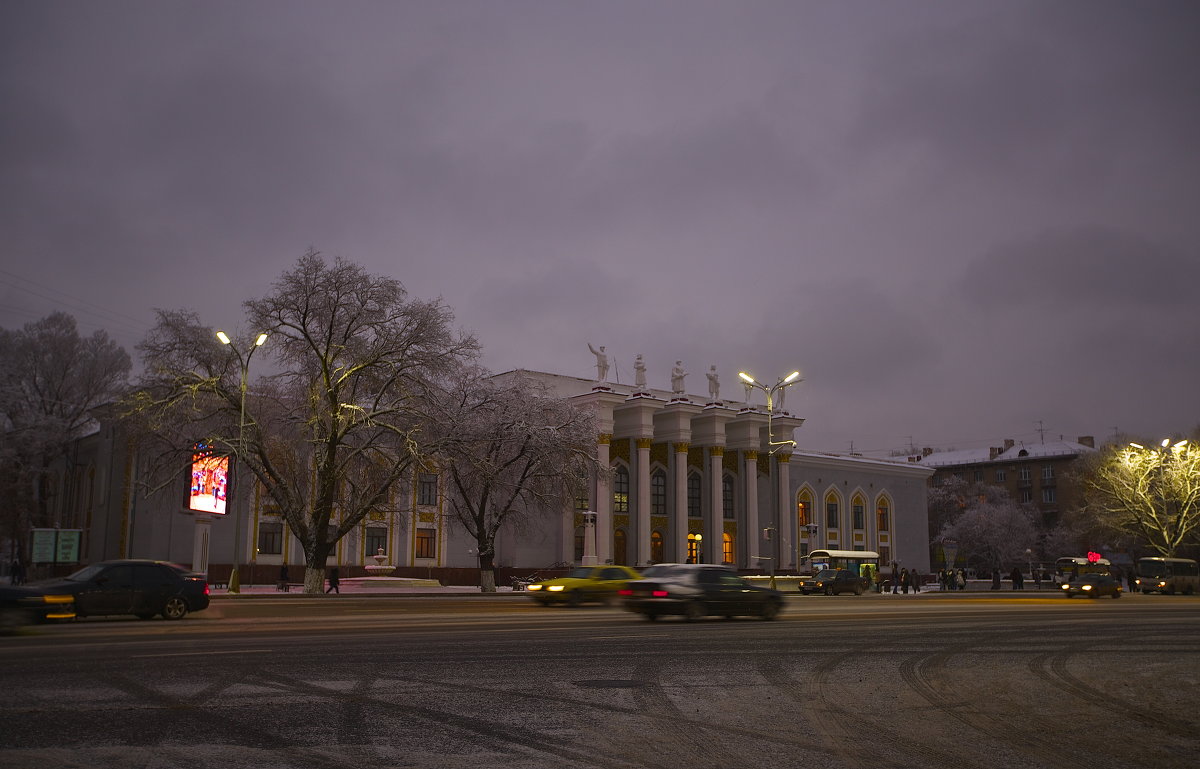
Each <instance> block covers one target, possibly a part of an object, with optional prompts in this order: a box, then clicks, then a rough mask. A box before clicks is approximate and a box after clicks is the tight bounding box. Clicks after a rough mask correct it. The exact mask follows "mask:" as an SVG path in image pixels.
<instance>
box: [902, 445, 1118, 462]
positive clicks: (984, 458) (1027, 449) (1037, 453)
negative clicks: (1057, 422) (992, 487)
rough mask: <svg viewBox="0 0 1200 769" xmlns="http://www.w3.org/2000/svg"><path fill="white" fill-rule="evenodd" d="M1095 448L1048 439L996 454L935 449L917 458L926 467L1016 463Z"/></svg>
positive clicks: (979, 450)
mask: <svg viewBox="0 0 1200 769" xmlns="http://www.w3.org/2000/svg"><path fill="white" fill-rule="evenodd" d="M1095 450H1096V449H1095V448H1093V447H1092V446H1088V445H1085V444H1083V443H1076V442H1075V441H1047V442H1046V443H1030V444H1024V443H1015V444H1013V445H1012V446H1010V447H1008V448H1005V449H1004V450H1002V451H999V452H998V453H997V452H996V451H995V450H994V449H988V448H983V449H960V450H955V451H935V452H933V453H932V454H929V455H927V456H923V457H918V458H917V462H919V463H920V464H922V465H925V466H926V467H934V468H939V467H961V466H963V465H981V464H989V463H1000V462H1015V461H1024V460H1031V459H1047V458H1050V457H1056V458H1069V457H1076V456H1079V455H1081V454H1088V453H1091V452H1093V451H1095Z"/></svg>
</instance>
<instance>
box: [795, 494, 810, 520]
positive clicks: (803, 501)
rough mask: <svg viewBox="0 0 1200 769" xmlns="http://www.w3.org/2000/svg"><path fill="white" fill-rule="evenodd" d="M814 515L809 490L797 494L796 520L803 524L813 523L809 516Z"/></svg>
mask: <svg viewBox="0 0 1200 769" xmlns="http://www.w3.org/2000/svg"><path fill="white" fill-rule="evenodd" d="M810 515H812V497H810V496H809V495H808V492H807V491H802V492H800V493H799V494H797V495H796V522H797V523H799V524H800V525H801V526H807V525H808V524H810V523H812V521H810V520H809V516H810Z"/></svg>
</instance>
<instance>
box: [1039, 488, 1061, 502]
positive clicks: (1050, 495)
mask: <svg viewBox="0 0 1200 769" xmlns="http://www.w3.org/2000/svg"><path fill="white" fill-rule="evenodd" d="M1042 501H1043V502H1045V503H1047V504H1053V503H1055V502H1057V501H1058V493H1057V492H1056V491H1055V490H1054V487H1050V488H1046V489H1042Z"/></svg>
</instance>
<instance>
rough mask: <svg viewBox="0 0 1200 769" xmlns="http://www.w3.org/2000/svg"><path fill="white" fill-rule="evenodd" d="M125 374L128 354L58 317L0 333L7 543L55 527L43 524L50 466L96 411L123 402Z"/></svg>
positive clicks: (1, 480)
mask: <svg viewBox="0 0 1200 769" xmlns="http://www.w3.org/2000/svg"><path fill="white" fill-rule="evenodd" d="M129 369H130V359H129V354H128V353H127V352H125V350H124V349H123V348H121V346H120V345H118V344H117V343H116V342H114V341H113V340H112V339H110V338H109V336H108V334H107V333H106V332H104V331H96V332H95V333H93V334H92V335H91V336H88V337H82V336H80V335H79V330H78V328H77V326H76V323H75V319H74V318H73V317H72V316H70V315H68V314H66V313H63V312H55V313H52V314H51V315H48V316H46V317H45V318H42V319H41V320H38V321H35V322H33V323H28V324H26V325H25V326H24V327H22V328H21V329H18V330H14V331H9V330H5V329H0V494H3V498H4V500H5V501H4V504H3V505H0V511H3V513H0V514H2V515H4V521H3V525H4V529H5V534H6V535H8V536H10V537H11V538H12V539H13V541H15V542H26V541H28V538H27V537H26V536H25V535H26V533H27V532H28V529H29V528H30V526H52V525H54V524H56V523H61V522H60V521H54V520H51V519H50V513H49V508H50V503H51V497H50V493H51V492H50V470H51V466H52V465H53V464H54V462H56V461H58V460H66V461H69V460H70V453H69V448H70V446H71V445H72V443H73V442H74V441H75V439H77V438H79V437H81V436H82V434H83V433H84V431H85V430H86V429H87V428H88V427H89V425H91V424H92V423H93V419H94V414H95V412H96V410H97V409H99V408H100V407H102V406H104V405H106V404H109V403H110V402H112V401H113V400H115V399H117V398H118V397H119V396H120V395H122V394H123V392H124V389H125V387H126V381H127V377H128V376H129ZM64 477H65V478H67V479H68V482H69V480H70V479H71V478H73V477H74V473H70V472H68V473H66V474H65V475H64ZM26 555H27V554H26Z"/></svg>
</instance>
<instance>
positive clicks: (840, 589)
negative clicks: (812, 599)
mask: <svg viewBox="0 0 1200 769" xmlns="http://www.w3.org/2000/svg"><path fill="white" fill-rule="evenodd" d="M868 587H870V585H869V584H868V582H867V578H866V577H860V576H858V575H857V574H855V573H854V572H852V571H850V570H849V569H822V570H821V571H819V572H817V576H816V578H815V579H814V580H813V584H812V588H811V590H812V592H815V593H824V594H825V595H838V594H839V593H854V594H855V595H862V594H863V593H864V592H866V590H867V588H868Z"/></svg>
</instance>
